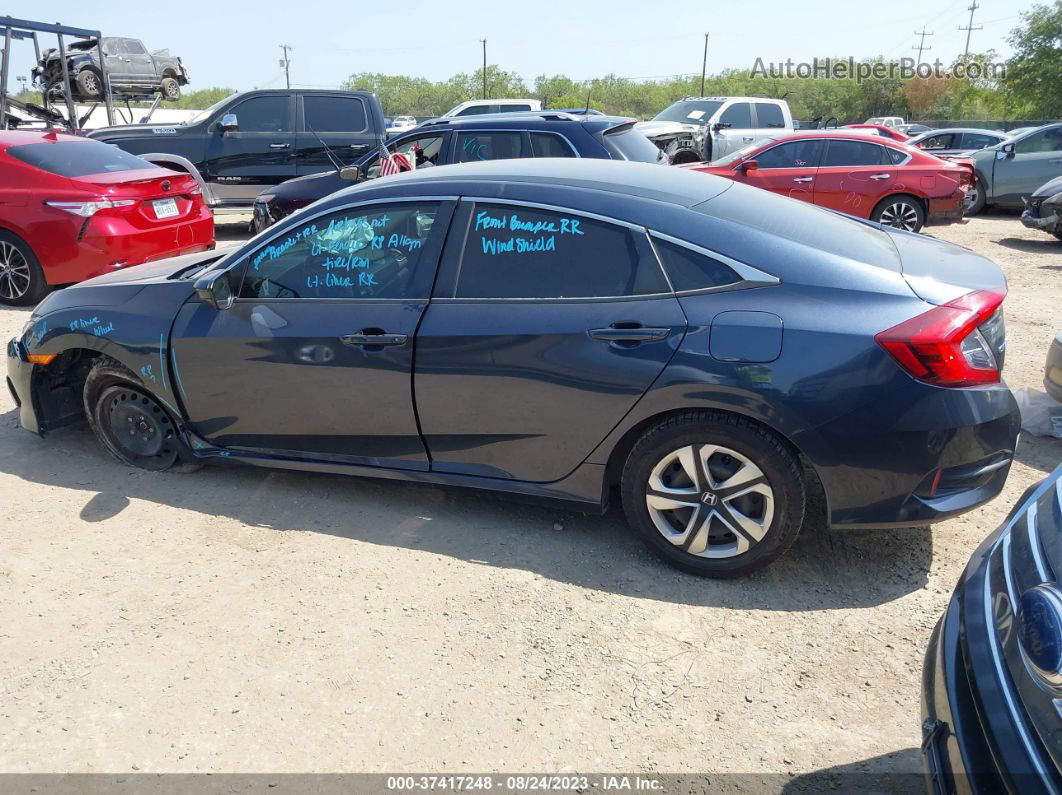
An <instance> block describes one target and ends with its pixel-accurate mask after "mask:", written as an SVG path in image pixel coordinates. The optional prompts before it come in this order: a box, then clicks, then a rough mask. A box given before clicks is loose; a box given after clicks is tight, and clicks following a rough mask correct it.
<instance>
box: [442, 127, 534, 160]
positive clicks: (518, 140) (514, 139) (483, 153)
mask: <svg viewBox="0 0 1062 795" xmlns="http://www.w3.org/2000/svg"><path fill="white" fill-rule="evenodd" d="M528 150H529V147H528V144H527V139H526V137H525V136H524V134H523V133H520V132H493V131H490V130H483V131H479V132H462V133H458V135H457V156H456V157H455V161H456V162H458V163H474V162H476V161H477V160H509V159H512V158H515V157H530V152H529V151H528Z"/></svg>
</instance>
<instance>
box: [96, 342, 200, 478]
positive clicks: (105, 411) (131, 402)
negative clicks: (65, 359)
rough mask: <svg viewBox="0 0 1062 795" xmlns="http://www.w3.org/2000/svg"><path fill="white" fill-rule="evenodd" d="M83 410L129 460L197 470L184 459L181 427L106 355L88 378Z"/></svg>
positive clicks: (110, 447)
mask: <svg viewBox="0 0 1062 795" xmlns="http://www.w3.org/2000/svg"><path fill="white" fill-rule="evenodd" d="M84 402H85V416H86V417H87V418H88V424H89V427H90V428H92V432H93V433H94V434H95V435H96V438H97V439H98V440H99V441H100V444H102V445H103V446H104V448H106V449H107V451H108V452H110V454H111V455H113V456H114V457H115V458H117V459H118V460H119V461H121V462H122V463H124V464H128V465H129V466H134V467H138V468H140V469H147V470H150V471H152V472H161V471H163V470H166V469H172V470H175V471H178V472H181V471H183V472H193V471H195V470H196V469H199V465H198V464H195V463H186V462H184V461H182V460H181V456H180V442H179V439H178V428H177V423H176V422H175V420H174V418H173V417H171V416H170V413H169V412H168V411H167V410H166V408H165V407H164V406H163V405H162V404H161V403H160V402H159V401H158V400H157V399H156V398H155V397H154V395H152V394H151V393H150V392H148V391H147V390H146V389H145V388H144V386H143V385H142V384H141V383H140V381H139V379H138V378H137V377H136V376H135V375H133V373H132V372H131V371H130V370H128V369H127V368H125V367H123V366H122V365H121V364H119V363H118V362H116V361H114V360H113V359H111V358H108V357H106V356H104V357H101V358H100V359H98V360H97V361H96V363H95V364H94V365H93V366H92V369H91V370H90V371H89V374H88V378H86V379H85V391H84Z"/></svg>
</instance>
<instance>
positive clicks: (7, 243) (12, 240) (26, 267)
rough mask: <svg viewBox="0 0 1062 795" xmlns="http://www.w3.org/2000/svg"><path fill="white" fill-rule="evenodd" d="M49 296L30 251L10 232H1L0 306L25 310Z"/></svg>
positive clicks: (40, 272)
mask: <svg viewBox="0 0 1062 795" xmlns="http://www.w3.org/2000/svg"><path fill="white" fill-rule="evenodd" d="M46 292H48V284H47V282H45V280H44V271H42V270H41V266H40V263H39V262H38V261H37V257H36V255H35V254H34V253H33V251H32V249H30V247H29V246H27V245H26V244H25V243H24V242H23V241H22V240H20V239H19V238H17V237H15V236H14V235H12V234H11V233H9V232H0V303H3V304H11V305H14V306H24V305H27V304H35V303H37V302H38V301H39V300H40V299H41V298H42V297H44V294H45V293H46Z"/></svg>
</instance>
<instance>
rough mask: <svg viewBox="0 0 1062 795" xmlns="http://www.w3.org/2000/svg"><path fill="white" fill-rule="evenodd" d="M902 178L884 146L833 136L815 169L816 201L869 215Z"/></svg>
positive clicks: (845, 211)
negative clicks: (816, 169) (817, 167)
mask: <svg viewBox="0 0 1062 795" xmlns="http://www.w3.org/2000/svg"><path fill="white" fill-rule="evenodd" d="M902 182H903V178H902V177H901V176H900V175H899V174H898V169H897V166H896V165H894V164H893V162H892V160H891V159H890V158H889V154H888V152H887V151H886V150H885V147H884V146H881V145H880V144H876V143H873V142H872V141H853V140H851V139H841V138H835V139H831V140H829V141H827V142H826V151H825V152H824V153H823V156H822V160H821V161H820V164H819V169H818V171H816V172H815V204H818V205H821V206H823V207H828V208H830V209H831V210H840V211H841V212H842V213H848V214H849V215H855V216H857V217H859V218H869V217H870V214H871V213H872V212H873V211H874V207H875V206H877V204H878V202H879V201H881V199H883V198H885V197H886V196H888V195H890V194H892V193H895V192H896V189H897V185H898V184H900V183H902Z"/></svg>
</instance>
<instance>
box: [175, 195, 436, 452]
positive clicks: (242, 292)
mask: <svg viewBox="0 0 1062 795" xmlns="http://www.w3.org/2000/svg"><path fill="white" fill-rule="evenodd" d="M452 211H453V203H451V202H438V201H434V202H433V201H423V200H421V201H410V202H396V201H394V200H391V201H389V202H388V203H386V204H384V203H379V204H371V205H364V204H361V205H354V206H350V207H346V208H344V209H340V210H332V211H329V212H327V213H324V214H322V215H319V216H316V217H314V216H310V217H304V218H303V219H302V220H301V222H300V223H299V224H297V225H295V226H291V225H287V226H286V227H285V228H284V229H283V230H282V231H279V232H278V233H277V234H276V235H274V236H273V237H272V238H271V239H269V240H268V241H267V242H264V243H262V244H261V245H260V246H259V247H257V248H256V249H254V250H253V251H251V252H249V253H248V256H247V257H246V258H244V259H243V260H242V262H240V263H239V264H238V265H237V266H236V267H235V268H234V269H233V270H232V271H231V275H232V281H233V283H234V289H236V290H237V291H238V292H237V295H238V298H237V299H236V301H235V303H234V304H233V306H232V307H231V308H229V309H227V310H222V311H218V310H214V309H211V308H210V307H209V306H207V305H206V304H203V303H199V302H198V301H195V300H193V301H190V302H189V303H188V304H186V305H185V306H184V307H183V309H182V310H181V312H180V313H179V314H178V316H177V319H176V321H175V323H174V327H173V332H172V340H171V342H172V349H173V356H174V375H175V380H177V382H178V384H179V386H180V389H181V399H182V401H183V402H184V406H185V411H186V413H187V416H188V418H189V422H190V424H191V427H192V429H193V430H194V431H195V432H196V433H197V434H198V435H199V436H201V437H203V438H205V439H207V440H208V441H210V442H211V443H213V444H215V445H217V446H218V447H223V448H227V449H229V450H232V451H241V452H249V453H263V452H265V453H272V454H277V455H284V456H291V457H297V458H304V459H313V460H326V461H338V462H345V463H357V464H364V465H373V466H389V467H398V468H404V469H427V467H428V459H427V455H426V453H425V450H424V445H423V443H422V442H421V439H420V435H419V433H418V431H417V422H416V414H415V411H414V408H413V391H412V375H411V374H412V365H413V338H414V335H415V333H416V329H417V325H418V323H419V322H420V319H421V316H422V315H423V313H424V309H425V307H426V305H427V301H428V296H429V295H430V293H431V284H432V280H433V279H434V276H435V267H436V264H437V262H438V258H439V250H440V248H441V241H442V239H443V237H444V236H445V233H446V227H447V225H448V223H449V219H450V216H451V214H452Z"/></svg>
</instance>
